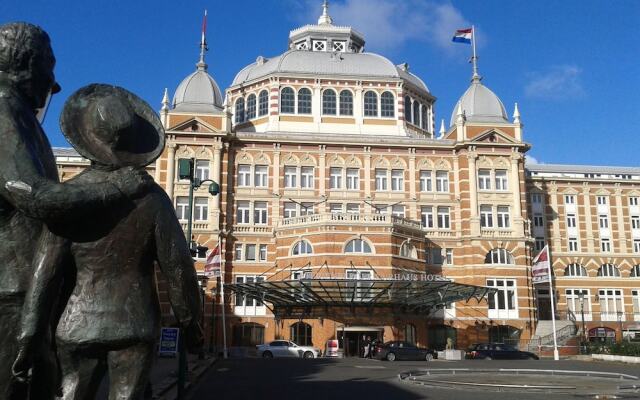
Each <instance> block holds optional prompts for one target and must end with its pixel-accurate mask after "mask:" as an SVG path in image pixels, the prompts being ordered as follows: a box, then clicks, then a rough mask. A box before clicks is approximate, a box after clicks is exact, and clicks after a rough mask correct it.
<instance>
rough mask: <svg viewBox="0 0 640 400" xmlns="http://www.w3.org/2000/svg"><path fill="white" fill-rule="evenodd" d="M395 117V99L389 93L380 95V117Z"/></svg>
mask: <svg viewBox="0 0 640 400" xmlns="http://www.w3.org/2000/svg"><path fill="white" fill-rule="evenodd" d="M395 115H396V106H395V98H394V97H393V93H391V92H383V93H382V94H381V95H380V116H381V117H383V118H393V117H395Z"/></svg>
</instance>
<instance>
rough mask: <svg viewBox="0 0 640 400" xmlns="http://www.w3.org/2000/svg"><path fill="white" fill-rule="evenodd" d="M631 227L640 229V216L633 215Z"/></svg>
mask: <svg viewBox="0 0 640 400" xmlns="http://www.w3.org/2000/svg"><path fill="white" fill-rule="evenodd" d="M631 229H640V216H638V215H632V216H631Z"/></svg>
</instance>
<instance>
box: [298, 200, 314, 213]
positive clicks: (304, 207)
mask: <svg viewBox="0 0 640 400" xmlns="http://www.w3.org/2000/svg"><path fill="white" fill-rule="evenodd" d="M314 213H315V204H313V203H308V202H302V203H300V215H311V214H314Z"/></svg>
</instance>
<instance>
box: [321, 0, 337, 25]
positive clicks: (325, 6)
mask: <svg viewBox="0 0 640 400" xmlns="http://www.w3.org/2000/svg"><path fill="white" fill-rule="evenodd" d="M331 24H333V18H331V16H330V15H329V2H328V1H327V0H324V2H322V15H321V16H320V18H318V25H331Z"/></svg>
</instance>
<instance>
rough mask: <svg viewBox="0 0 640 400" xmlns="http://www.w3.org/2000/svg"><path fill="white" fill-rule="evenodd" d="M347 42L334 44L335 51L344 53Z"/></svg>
mask: <svg viewBox="0 0 640 400" xmlns="http://www.w3.org/2000/svg"><path fill="white" fill-rule="evenodd" d="M346 44H347V43H346V42H333V51H344V49H345V47H346Z"/></svg>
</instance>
